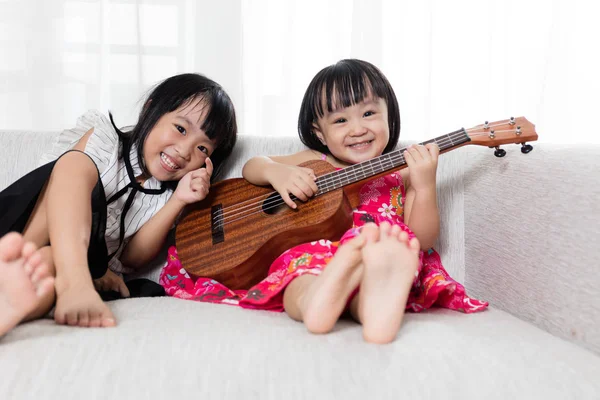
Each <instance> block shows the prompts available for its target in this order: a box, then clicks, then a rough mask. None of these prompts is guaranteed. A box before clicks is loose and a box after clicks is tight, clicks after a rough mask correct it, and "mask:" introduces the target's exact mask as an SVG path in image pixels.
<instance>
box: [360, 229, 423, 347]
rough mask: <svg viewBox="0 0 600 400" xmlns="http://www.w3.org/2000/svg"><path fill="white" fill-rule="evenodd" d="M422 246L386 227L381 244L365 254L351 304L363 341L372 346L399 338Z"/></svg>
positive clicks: (372, 244) (366, 249)
mask: <svg viewBox="0 0 600 400" xmlns="http://www.w3.org/2000/svg"><path fill="white" fill-rule="evenodd" d="M419 248H420V246H419V242H418V240H417V239H416V238H415V239H412V240H410V241H409V240H408V234H407V233H406V232H403V231H401V229H400V228H399V227H398V226H394V227H390V225H389V224H387V223H383V224H381V226H380V229H379V240H378V241H375V242H370V243H368V244H367V245H366V246H365V247H364V248H363V251H362V254H363V263H364V265H365V269H364V273H363V278H362V281H361V282H360V292H359V294H358V295H357V296H356V297H355V298H354V299H353V301H352V302H351V304H350V311H351V313H352V315H353V316H354V318H356V319H357V320H358V321H360V322H361V323H362V325H363V337H364V338H365V340H366V341H368V342H372V343H389V342H391V341H393V340H394V339H395V338H396V335H397V334H398V330H399V329H400V325H401V323H402V318H403V316H404V311H405V309H406V302H407V300H408V295H409V293H410V289H411V287H412V284H413V281H414V279H415V273H416V271H417V267H418V263H419V259H418V257H419Z"/></svg>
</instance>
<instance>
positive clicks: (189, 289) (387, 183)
mask: <svg viewBox="0 0 600 400" xmlns="http://www.w3.org/2000/svg"><path fill="white" fill-rule="evenodd" d="M405 199H406V191H405V188H404V183H403V181H402V177H401V176H400V174H399V173H391V174H389V175H387V176H385V177H382V178H378V179H374V180H372V181H370V182H368V183H367V184H365V185H364V186H363V187H362V188H361V190H360V205H359V206H358V208H357V209H356V210H354V215H353V218H354V226H353V227H352V228H351V229H349V230H348V231H347V232H346V233H345V234H344V235H343V236H342V238H341V239H340V241H339V242H331V241H329V240H326V239H322V240H319V241H316V242H311V243H304V244H301V245H298V246H296V247H293V248H291V249H289V250H287V251H285V252H284V253H283V254H281V255H280V256H279V257H278V258H277V259H276V260H275V261H273V263H272V264H271V267H270V269H269V273H268V276H267V277H266V278H265V279H264V280H262V281H261V282H259V283H258V284H256V285H255V286H254V287H252V288H250V289H249V290H231V289H229V288H227V287H225V286H224V285H222V284H221V283H219V282H217V281H215V280H212V279H210V278H198V279H197V280H196V281H195V282H194V281H193V280H192V279H191V277H190V276H189V275H188V274H187V272H186V271H185V269H184V268H183V267H182V265H181V262H180V261H179V258H178V257H177V250H176V249H175V247H171V248H170V249H169V255H168V260H167V265H166V266H165V267H164V268H163V270H162V272H161V276H160V283H161V285H162V286H163V287H164V288H165V291H166V292H167V294H168V295H169V296H173V297H179V298H182V299H190V300H196V301H203V302H210V303H223V304H232V305H238V306H240V307H243V308H253V309H261V310H270V311H283V310H284V309H283V292H284V289H285V288H286V287H287V285H289V283H290V282H291V281H292V280H294V279H295V278H296V277H298V276H300V275H304V274H312V275H319V274H320V273H321V272H322V271H323V269H324V268H325V267H326V266H327V263H328V262H329V260H331V258H332V257H333V256H334V255H335V253H336V251H337V249H338V248H339V246H340V245H342V244H343V243H344V242H346V241H348V240H350V239H352V238H354V237H355V236H356V235H357V234H358V233H359V232H360V227H362V226H363V225H364V224H365V223H367V222H375V223H376V224H378V225H379V223H381V222H382V221H388V222H389V223H391V224H394V225H399V226H400V227H401V228H402V229H403V230H405V231H406V232H408V233H409V235H410V236H411V237H414V234H413V233H412V232H411V231H410V230H409V229H408V226H406V224H404V212H403V211H404V203H405ZM419 258H420V263H419V270H418V275H417V276H416V277H415V280H414V283H413V287H412V290H411V292H410V295H409V298H408V302H407V304H406V309H407V310H410V311H414V312H420V311H423V310H425V309H427V308H430V307H432V306H439V307H445V308H449V309H452V310H459V311H463V312H465V313H472V312H476V311H481V310H484V309H485V308H487V306H488V303H487V302H484V301H480V300H476V299H473V298H470V297H468V296H467V295H466V293H465V288H464V286H463V285H461V284H460V283H458V282H456V281H455V280H454V279H452V278H451V277H450V276H449V275H448V273H447V272H446V270H445V269H444V267H443V266H442V263H441V260H440V256H439V255H438V253H437V252H436V251H435V250H433V249H429V250H427V251H425V252H423V251H422V252H421V253H420V255H419Z"/></svg>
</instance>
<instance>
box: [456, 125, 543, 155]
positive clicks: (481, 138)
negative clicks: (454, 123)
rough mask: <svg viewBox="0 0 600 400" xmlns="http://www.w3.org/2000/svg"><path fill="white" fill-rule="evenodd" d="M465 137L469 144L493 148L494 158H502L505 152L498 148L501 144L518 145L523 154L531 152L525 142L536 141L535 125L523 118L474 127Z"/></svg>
mask: <svg viewBox="0 0 600 400" xmlns="http://www.w3.org/2000/svg"><path fill="white" fill-rule="evenodd" d="M466 133H467V136H469V139H471V144H476V145H479V146H487V147H491V148H495V149H496V151H495V152H494V154H495V155H496V157H504V156H505V155H506V151H504V150H503V149H501V148H500V145H503V144H511V143H515V144H520V145H521V152H522V153H524V154H527V153H529V152H530V151H531V150H533V147H532V146H531V145H530V144H527V142H531V141H535V140H537V139H538V134H537V133H536V131H535V125H534V124H532V123H531V122H529V121H528V120H527V118H525V117H518V118H514V117H510V119H506V120H502V121H495V122H488V121H485V123H483V124H481V125H477V126H474V127H473V128H470V129H467V130H466Z"/></svg>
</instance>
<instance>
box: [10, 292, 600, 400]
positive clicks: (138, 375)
mask: <svg viewBox="0 0 600 400" xmlns="http://www.w3.org/2000/svg"><path fill="white" fill-rule="evenodd" d="M109 304H110V305H111V308H112V310H113V311H114V312H115V314H116V317H117V318H118V321H119V325H118V327H116V328H112V329H86V328H70V327H63V326H58V325H55V324H54V322H53V321H51V320H41V321H36V322H32V323H28V324H25V325H21V326H19V327H17V328H16V329H15V330H13V331H12V332H10V333H9V334H8V335H6V336H5V337H4V338H2V339H0V360H1V362H0V376H2V379H1V380H0V398H2V399H13V398H14V399H22V398H36V399H38V398H39V399H58V398H60V399H70V398H73V399H80V398H98V399H116V398H139V399H144V398H157V399H158V398H197V399H207V398H217V399H232V398H236V399H254V398H261V399H308V398H318V399H334V398H340V399H341V398H344V399H346V398H374V399H399V398H407V399H411V398H417V399H425V398H427V399H429V398H431V399H486V400H489V399H507V398H510V397H515V396H516V397H517V398H522V399H533V398H536V399H543V398H553V399H554V398H561V399H565V398H572V399H597V398H599V396H600V380H598V376H600V358H598V357H595V356H594V355H592V354H591V353H589V352H586V351H585V350H583V349H581V348H579V347H577V346H575V345H573V344H571V343H568V342H565V341H563V340H560V339H558V338H556V337H554V336H551V335H550V334H548V333H545V332H543V331H542V330H540V329H537V328H535V327H534V326H532V325H530V324H528V323H526V322H523V321H521V320H519V319H517V318H515V317H512V316H510V315H509V314H507V313H505V312H503V311H500V310H497V309H493V308H492V309H490V310H488V311H485V312H482V313H480V314H471V315H465V314H461V313H458V312H453V311H447V310H433V311H429V312H426V313H422V314H408V315H407V317H406V319H405V323H404V326H403V327H402V329H401V331H400V334H399V336H398V338H397V339H396V341H395V342H393V343H392V344H389V345H371V344H366V343H364V342H363V340H362V336H361V328H360V326H359V325H358V324H356V323H354V322H351V321H343V322H341V323H338V325H337V326H336V329H335V331H334V332H332V333H330V334H327V335H313V334H310V333H308V332H307V331H306V329H305V328H304V326H303V325H302V324H301V323H298V322H295V321H292V320H291V319H289V318H288V317H287V316H286V315H285V314H281V313H272V312H268V311H251V310H244V309H240V308H236V307H231V306H226V305H214V304H206V303H197V302H193V301H185V300H178V299H173V298H149V299H130V300H118V301H115V302H111V303H109Z"/></svg>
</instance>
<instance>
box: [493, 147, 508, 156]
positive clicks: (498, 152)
mask: <svg viewBox="0 0 600 400" xmlns="http://www.w3.org/2000/svg"><path fill="white" fill-rule="evenodd" d="M494 155H495V156H496V157H504V156H505V155H506V150H504V149H501V148H500V146H496V150H495V151H494Z"/></svg>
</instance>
